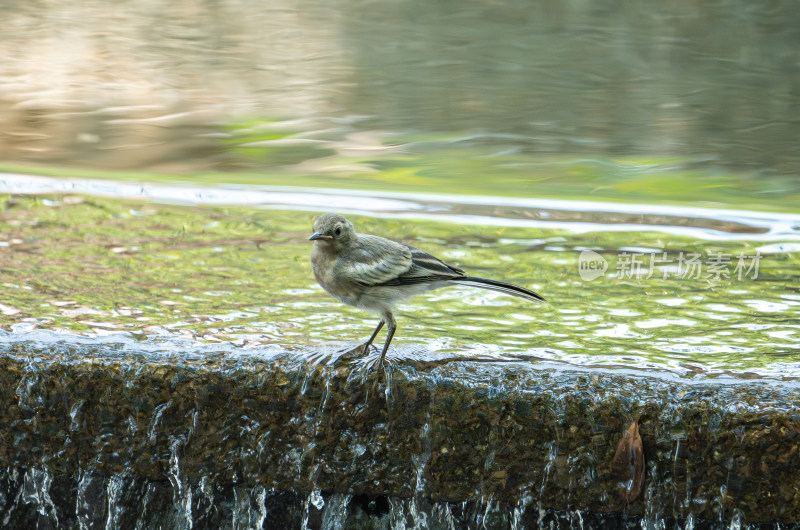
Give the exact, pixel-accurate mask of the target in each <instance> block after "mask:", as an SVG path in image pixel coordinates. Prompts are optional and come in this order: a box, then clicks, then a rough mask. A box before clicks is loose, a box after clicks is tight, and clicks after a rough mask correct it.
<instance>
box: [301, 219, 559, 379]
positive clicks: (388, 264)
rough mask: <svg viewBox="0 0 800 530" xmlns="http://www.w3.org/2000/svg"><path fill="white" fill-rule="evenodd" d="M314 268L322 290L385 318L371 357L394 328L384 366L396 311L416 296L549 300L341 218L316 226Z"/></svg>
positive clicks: (323, 221)
mask: <svg viewBox="0 0 800 530" xmlns="http://www.w3.org/2000/svg"><path fill="white" fill-rule="evenodd" d="M309 240H310V241H314V249H313V250H312V251H311V267H312V268H313V269H314V277H315V278H316V279H317V282H319V284H320V285H321V286H322V288H323V289H325V290H326V291H328V292H329V293H330V294H331V295H333V296H334V297H336V298H338V299H339V300H341V301H342V302H344V303H345V304H347V305H351V306H354V307H359V308H361V309H366V310H367V311H372V312H373V313H377V314H379V315H380V316H381V321H380V323H378V327H377V328H375V331H374V332H373V333H372V336H371V337H370V338H369V340H367V342H365V343H364V346H363V348H364V349H363V352H364V353H367V351H368V349H369V347H370V345H371V344H372V341H374V340H375V337H376V336H377V335H378V332H379V331H380V330H381V328H382V327H383V326H384V324H385V325H386V326H387V327H388V328H389V332H388V334H387V335H386V342H385V343H384V345H383V351H382V352H381V359H380V366H382V365H383V359H384V357H386V351H387V350H388V349H389V344H391V342H392V337H394V332H395V330H396V329H397V323H396V322H395V319H394V315H392V310H393V309H394V306H395V304H396V303H398V302H400V301H401V300H405V299H406V298H409V297H411V296H414V295H417V294H421V293H425V292H428V291H431V290H433V289H438V288H440V287H447V286H448V285H453V284H461V285H470V286H472V287H480V288H482V289H489V290H491V291H498V292H501V293H503V294H509V295H512V296H518V297H519V298H524V299H526V300H531V301H533V302H543V301H544V298H543V297H542V296H540V295H538V294H536V293H534V292H533V291H531V290H529V289H525V288H524V287H519V286H518V285H512V284H510V283H505V282H499V281H497V280H489V279H486V278H476V277H474V276H467V274H466V273H465V272H464V271H462V270H461V269H458V268H456V267H453V266H452V265H448V264H447V263H445V262H443V261H442V260H440V259H438V258H435V257H433V256H431V255H430V254H427V253H425V252H423V251H421V250H419V249H416V248H414V247H412V246H409V245H404V244H402V243H397V242H395V241H390V240H388V239H384V238H382V237H378V236H371V235H362V234H357V233H356V231H355V229H354V228H353V225H352V223H350V221H348V220H347V219H345V218H344V217H342V216H341V215H337V214H332V213H326V214H324V215H322V216H321V217H320V218H319V219H317V222H316V223H314V235H312V236H311V237H310V238H309Z"/></svg>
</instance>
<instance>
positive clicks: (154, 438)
mask: <svg viewBox="0 0 800 530" xmlns="http://www.w3.org/2000/svg"><path fill="white" fill-rule="evenodd" d="M302 359H303V357H302V356H298V355H293V354H289V353H281V352H272V353H264V354H259V355H249V354H247V353H246V352H245V353H240V354H235V353H231V352H223V353H209V354H204V355H199V354H196V353H189V352H187V353H186V354H170V355H156V354H153V353H148V354H145V353H136V352H132V351H131V349H130V347H129V346H126V347H125V348H115V347H113V345H110V344H103V345H97V346H93V345H75V344H71V345H70V344H48V345H42V344H37V343H32V342H16V343H4V344H2V345H0V466H2V467H3V468H5V469H6V470H7V471H6V475H5V478H2V477H0V486H2V485H5V486H4V487H5V488H6V492H5V493H3V492H0V519H2V518H6V520H7V522H8V521H10V522H11V523H9V524H12V523H13V522H14V520H15V519H14V518H15V517H17V516H20V517H21V515H20V514H22V513H23V512H24V511H25V510H23V509H22V505H24V504H26V503H27V504H30V503H34V504H36V502H39V503H40V504H44V505H45V506H44V507H41V506H40V508H41V510H44V512H47V511H48V510H51V508H49V507H48V506H47V505H46V504H47V502H46V499H45V500H42V499H44V497H42V496H41V494H40V495H39V497H38V499H39V500H38V501H36V499H37V497H36V496H30V495H28V497H25V495H24V488H25V487H26V486H25V480H28V478H27V477H28V474H30V472H31V470H33V471H35V472H36V473H43V474H44V475H45V476H49V477H51V479H52V477H56V478H57V479H58V480H64V481H66V482H65V483H64V485H63V486H60V487H63V488H64V489H65V491H69V490H70V488H77V487H78V486H79V484H80V480H81V477H84V478H85V477H105V478H104V479H103V480H104V481H105V482H103V484H104V486H103V487H104V488H105V490H107V489H108V484H109V480H110V479H111V478H113V477H126V480H131V481H134V482H135V481H142V483H153V484H161V485H162V487H163V488H165V491H171V492H172V495H173V498H172V501H173V504H175V503H178V504H179V503H181V502H184V503H185V502H188V508H187V507H184V508H186V509H184V511H183V512H182V513H184V515H186V511H187V509H188V516H189V517H195V516H197V515H198V512H197V511H196V509H195V511H194V512H193V509H192V508H191V505H192V502H193V501H192V499H193V498H195V499H196V498H197V495H199V494H200V493H201V492H202V488H204V487H205V488H210V487H212V486H213V488H217V489H218V490H219V491H220V492H222V491H229V492H230V491H235V489H236V488H249V489H247V491H250V492H252V491H261V490H263V491H264V492H268V494H269V495H271V496H280V495H288V496H290V497H291V498H293V499H294V498H297V497H298V496H299V497H300V498H306V496H308V495H309V494H313V492H324V493H325V498H333V497H331V496H332V495H333V496H335V495H336V494H344V495H347V496H348V497H347V498H352V497H359V498H362V499H363V498H367V499H376V498H396V499H408V500H412V501H413V500H414V499H419V500H421V499H425V502H434V503H435V502H450V503H461V502H463V501H468V502H488V503H489V504H491V503H495V504H497V505H499V506H506V507H508V509H513V508H514V507H516V508H517V510H522V511H524V510H525V509H526V508H527V507H534V506H536V507H538V508H542V509H548V510H554V511H569V510H580V511H582V512H585V513H590V514H620V515H621V516H624V515H625V514H627V515H632V516H634V515H635V516H637V517H640V516H646V517H649V518H653V519H677V520H684V519H686V518H688V517H691V518H693V519H695V520H708V521H718V522H726V521H731V520H735V519H737V518H738V519H739V520H741V521H742V522H748V523H753V522H770V521H780V522H796V521H800V481H798V479H797V477H800V457H799V455H798V446H800V436H798V434H799V433H800V412H798V411H799V410H800V408H799V406H800V389H799V387H798V385H797V384H795V383H793V382H785V383H781V382H764V381H742V380H734V379H730V380H716V381H713V380H712V381H708V380H707V381H704V382H692V381H689V380H682V379H679V378H676V377H674V376H671V375H669V374H665V375H659V374H647V375H646V374H642V373H638V372H633V371H628V372H614V371H601V370H583V369H579V368H564V367H562V368H559V367H556V366H553V365H532V364H530V363H477V362H469V361H465V360H452V361H440V362H436V363H419V362H411V361H408V362H400V363H398V364H397V365H396V366H395V367H394V368H393V369H392V370H390V373H389V375H390V383H389V385H388V387H387V384H386V380H385V379H380V380H378V378H376V376H375V373H367V374H366V376H365V377H362V374H360V373H359V370H357V369H354V368H353V365H352V364H350V363H348V362H346V361H344V360H342V359H338V360H336V361H335V362H334V361H333V360H330V359H329V360H328V361H329V362H328V363H322V362H318V363H315V364H312V363H308V362H302ZM637 418H638V421H639V431H640V433H641V437H642V443H643V447H644V453H645V482H644V488H643V491H642V494H641V495H640V496H639V497H638V498H637V499H635V500H633V501H632V502H626V501H625V500H624V496H623V495H620V481H621V479H620V477H619V476H618V475H617V474H615V472H614V470H613V469H612V467H611V462H612V459H613V458H614V453H615V449H616V446H617V443H618V442H619V441H620V439H621V438H622V435H623V432H624V430H625V429H626V428H627V427H628V425H630V423H631V422H632V421H633V420H634V419H637ZM15 473H16V475H15ZM23 476H24V478H25V480H23V478H22V477H23ZM15 477H16V478H15ZM58 477H61V478H58ZM31 480H33V479H31ZM43 480H45V479H43ZM70 480H71V481H72V482H71V483H70ZM45 481H46V480H45ZM70 484H72V485H70ZM45 485H46V484H40V486H41V487H39V488H38V489H39V490H41V489H43V488H44V486H45ZM254 488H255V489H254ZM259 488H260V489H259ZM12 490H13V491H12ZM44 490H45V493H47V489H46V488H44ZM20 491H22V492H23V493H19V492H20ZM40 493H41V492H40ZM78 493H79V492H78ZM78 493H75V492H73V497H75V496H76V495H78ZM105 495H106V498H107V497H108V495H110V494H109V493H108V492H107V491H106V493H105ZM187 495H188V501H186V496H187ZM193 495H194V497H193ZM220 495H221V493H220ZM15 496H16V497H15ZM73 497H70V498H73ZM26 499H28V500H26ZM30 499H33V500H30ZM312 500H313V499H312ZM29 501H30V502H29ZM51 503H52V504H53V507H52V511H53V513H54V516H57V515H58V511H59V510H60V508H58V506H57V503H53V502H52V501H51ZM307 506H308V502H306V511H307ZM73 508H74V506H73ZM538 508H537V509H538ZM38 509H39V508H37V510H38ZM41 510H39V513H43V512H41ZM73 512H75V510H74V509H73ZM193 513H194V515H192V514H193ZM293 513H294V515H292V516H291V517H294V518H296V517H297V513H296V510H295V512H293ZM15 514H17V515H15ZM106 515H107V514H106ZM306 515H307V513H306ZM70 517H73V518H74V517H76V515H75V513H72V514H61V519H60V520H61V521H64V520H68V519H69V518H70Z"/></svg>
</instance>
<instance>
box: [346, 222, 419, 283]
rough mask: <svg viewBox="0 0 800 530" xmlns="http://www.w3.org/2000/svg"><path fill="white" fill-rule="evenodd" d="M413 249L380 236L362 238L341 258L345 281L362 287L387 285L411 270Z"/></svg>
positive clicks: (363, 236)
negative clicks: (344, 257)
mask: <svg viewBox="0 0 800 530" xmlns="http://www.w3.org/2000/svg"><path fill="white" fill-rule="evenodd" d="M412 262H413V259H412V256H411V249H409V248H408V247H407V246H405V245H401V244H400V243H395V242H394V241H390V240H388V239H384V238H382V237H377V236H369V235H361V236H359V239H358V242H357V243H356V244H355V245H354V246H353V247H352V248H350V249H349V250H348V251H347V255H346V259H341V258H340V264H339V267H338V268H339V271H338V273H339V274H341V276H342V277H343V278H346V279H347V280H349V281H351V282H354V283H360V284H362V285H367V286H374V285H385V284H386V283H387V282H390V281H393V280H395V279H397V278H398V277H399V276H402V275H403V274H405V273H406V272H408V270H409V269H410V268H411V265H412Z"/></svg>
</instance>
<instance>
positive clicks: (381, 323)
mask: <svg viewBox="0 0 800 530" xmlns="http://www.w3.org/2000/svg"><path fill="white" fill-rule="evenodd" d="M382 327H383V319H381V321H380V322H378V327H377V328H375V331H373V332H372V336H371V337H370V338H369V339H368V340H367V342H365V343H364V345H363V346H362V347H363V348H364V351H363V353H364V355H366V354H367V352H369V347H370V346H371V345H372V341H374V340H375V337H377V336H378V332H379V331H380V330H381V328H382Z"/></svg>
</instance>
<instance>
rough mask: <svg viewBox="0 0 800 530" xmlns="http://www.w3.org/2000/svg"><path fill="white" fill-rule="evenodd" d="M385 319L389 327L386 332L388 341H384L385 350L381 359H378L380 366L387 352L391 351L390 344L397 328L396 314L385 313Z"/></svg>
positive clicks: (380, 366)
mask: <svg viewBox="0 0 800 530" xmlns="http://www.w3.org/2000/svg"><path fill="white" fill-rule="evenodd" d="M383 321H386V327H387V328H388V329H389V330H388V332H387V333H386V342H384V343H383V351H382V352H381V360H380V361H378V367H379V368H382V367H383V359H384V358H385V357H386V352H387V351H389V344H391V343H392V337H394V332H395V330H396V329H397V322H395V320H394V316H393V315H392V314H391V313H389V312H386V313H384V314H383V320H382V321H381V322H383Z"/></svg>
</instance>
